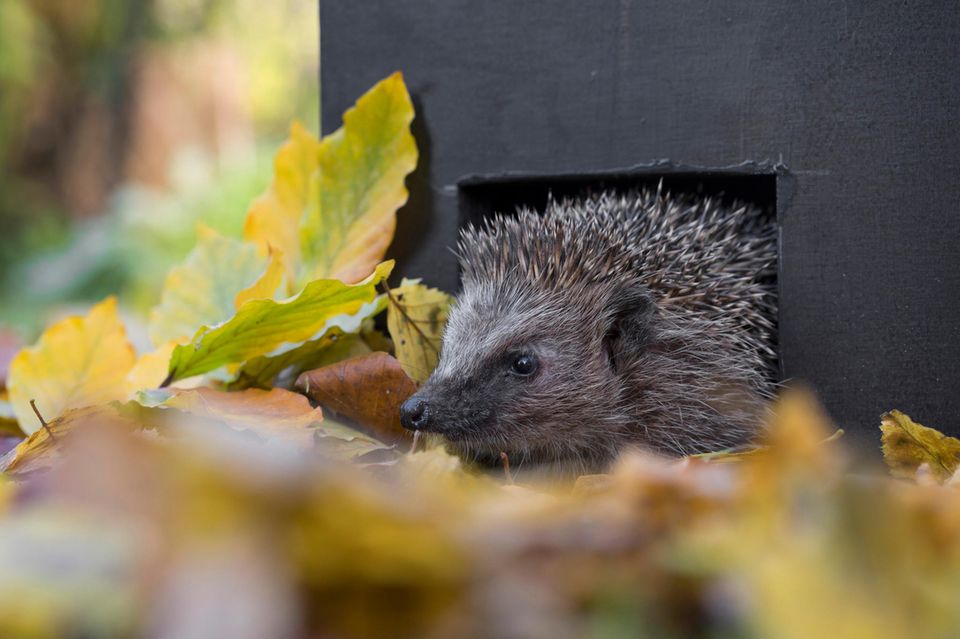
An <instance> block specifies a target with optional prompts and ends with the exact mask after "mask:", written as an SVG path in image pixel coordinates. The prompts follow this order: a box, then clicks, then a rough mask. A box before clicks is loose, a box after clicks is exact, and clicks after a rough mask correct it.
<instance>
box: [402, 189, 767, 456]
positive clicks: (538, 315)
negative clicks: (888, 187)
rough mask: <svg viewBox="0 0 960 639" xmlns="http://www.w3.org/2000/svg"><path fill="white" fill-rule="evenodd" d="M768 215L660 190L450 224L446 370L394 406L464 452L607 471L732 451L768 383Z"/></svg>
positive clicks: (762, 411) (408, 422) (751, 424)
mask: <svg viewBox="0 0 960 639" xmlns="http://www.w3.org/2000/svg"><path fill="white" fill-rule="evenodd" d="M776 242H777V231H776V226H775V223H774V221H773V220H772V219H770V217H769V216H765V215H762V214H761V212H760V211H758V210H757V209H755V208H753V207H752V206H749V205H746V204H738V203H734V204H733V205H729V206H726V205H724V204H723V202H722V200H720V199H717V198H709V197H698V196H691V195H671V194H669V193H667V192H665V191H664V190H663V187H662V183H661V185H660V186H659V187H658V188H656V189H645V190H642V191H635V192H628V193H621V194H617V193H613V192H603V193H601V194H599V195H593V196H587V197H582V198H579V199H564V200H555V199H553V198H550V201H549V202H548V203H547V206H546V208H545V210H544V212H543V213H538V212H536V211H534V210H531V209H520V210H518V211H517V213H516V214H515V215H502V214H498V215H495V216H493V217H492V218H489V219H488V221H487V222H485V223H483V224H481V225H479V226H469V227H467V228H465V229H464V230H463V231H462V232H461V235H460V242H459V245H458V250H457V255H458V259H459V262H460V267H461V276H462V291H461V293H460V294H459V295H458V297H457V301H456V303H455V304H454V306H453V307H452V309H451V311H450V314H449V319H448V321H447V325H446V327H445V330H444V333H443V338H442V346H441V348H440V357H439V363H438V364H437V367H436V369H435V370H434V371H433V373H432V375H431V376H430V377H429V379H428V380H427V381H426V382H425V383H424V384H423V386H422V387H421V388H420V389H419V390H418V391H417V392H416V393H415V394H414V395H413V396H411V397H410V398H409V399H407V400H406V401H405V402H404V404H403V405H402V407H401V423H402V424H403V425H404V426H405V427H406V428H408V429H412V430H414V431H423V432H428V433H436V434H439V435H441V436H442V437H443V439H444V440H445V441H446V443H447V445H448V447H449V448H450V449H452V451H453V452H455V453H457V454H458V455H460V456H461V457H463V458H465V459H467V460H471V461H474V462H478V463H480V464H491V465H492V464H498V463H500V460H501V459H503V458H504V457H506V458H507V459H509V460H510V461H511V462H512V463H514V467H515V468H516V467H517V466H519V465H523V464H527V463H529V464H538V463H539V464H544V463H551V464H559V465H561V466H562V467H564V468H567V469H568V470H570V471H571V472H580V473H582V472H594V471H599V470H602V469H603V468H605V467H606V466H608V465H609V464H610V462H611V461H613V460H614V459H615V458H616V457H617V456H618V454H619V453H620V452H621V451H623V450H624V449H626V448H642V449H645V450H647V451H651V452H654V453H660V454H664V455H669V456H683V455H689V454H693V453H700V452H708V451H715V450H720V449H727V448H731V447H735V446H739V445H743V444H745V443H747V442H749V441H750V440H751V439H752V438H753V437H754V435H755V434H756V433H757V432H758V431H759V429H760V428H761V427H762V426H761V425H762V424H763V422H764V420H765V416H766V413H767V411H768V402H769V398H770V396H771V394H772V393H773V391H774V388H775V385H776V373H777V358H776V351H775V335H776V286H775V284H776V282H775V273H776V264H777V260H776V254H777V251H776Z"/></svg>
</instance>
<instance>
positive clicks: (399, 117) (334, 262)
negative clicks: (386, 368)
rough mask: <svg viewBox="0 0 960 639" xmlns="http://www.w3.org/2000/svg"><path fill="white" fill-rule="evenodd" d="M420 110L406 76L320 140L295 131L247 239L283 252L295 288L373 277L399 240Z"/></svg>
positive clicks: (389, 81) (381, 87)
mask: <svg viewBox="0 0 960 639" xmlns="http://www.w3.org/2000/svg"><path fill="white" fill-rule="evenodd" d="M413 115H414V113H413V104H412V103H411V101H410V96H409V94H408V93H407V89H406V86H405V85H404V83H403V78H402V76H401V75H400V74H399V73H395V74H394V75H392V76H390V77H388V78H386V79H384V80H383V81H381V82H379V83H378V84H376V85H375V86H374V87H373V88H371V89H370V90H369V91H368V92H367V93H366V94H364V95H363V96H362V97H361V98H360V99H359V100H357V103H356V104H355V105H354V106H353V107H352V108H351V109H349V110H348V111H347V112H346V113H345V114H344V117H343V120H344V123H343V126H342V127H341V128H339V129H338V130H336V131H334V132H333V133H331V134H330V135H328V136H326V137H325V138H323V140H319V141H318V140H317V139H316V138H314V137H313V136H312V135H311V134H310V133H309V132H308V131H307V130H306V128H305V127H303V125H301V124H299V123H295V124H294V125H293V126H292V127H291V130H290V138H289V140H288V141H287V142H286V143H285V144H284V145H283V147H281V149H280V151H279V152H278V153H277V156H276V158H275V160H274V178H273V182H272V183H271V185H270V187H269V189H268V190H267V192H266V193H264V195H263V196H261V197H260V198H258V199H257V201H255V202H254V204H253V205H252V206H251V208H250V210H249V211H248V213H247V219H246V222H245V225H244V237H245V238H246V239H248V240H251V241H255V242H259V243H260V244H261V245H262V246H270V247H273V248H276V249H279V250H280V251H282V252H283V255H284V262H285V263H286V271H287V275H288V277H289V280H290V283H291V286H292V288H291V289H290V292H293V291H296V290H299V289H300V288H301V287H303V286H304V285H305V284H306V283H307V282H310V281H313V280H316V279H330V278H332V279H338V280H341V281H344V282H347V283H353V282H357V281H359V280H361V279H363V278H364V277H366V276H367V275H368V274H369V273H370V272H371V271H372V270H373V268H374V267H375V266H376V264H377V263H378V262H379V261H380V260H381V259H382V258H383V255H384V253H385V252H386V250H387V247H388V246H389V245H390V242H391V241H392V239H393V234H394V230H395V227H396V211H397V209H398V208H400V207H401V206H403V204H404V203H405V202H406V200H407V190H406V187H405V186H404V179H405V178H406V176H407V175H408V174H409V173H410V172H411V171H413V169H414V167H415V166H416V163H417V147H416V142H415V141H414V139H413V136H412V135H411V133H410V122H411V121H412V120H413Z"/></svg>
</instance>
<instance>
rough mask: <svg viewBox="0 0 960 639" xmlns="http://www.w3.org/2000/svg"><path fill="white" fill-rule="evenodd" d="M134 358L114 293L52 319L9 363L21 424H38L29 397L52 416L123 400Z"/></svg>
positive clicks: (27, 427)
mask: <svg viewBox="0 0 960 639" xmlns="http://www.w3.org/2000/svg"><path fill="white" fill-rule="evenodd" d="M135 361H136V353H135V352H134V349H133V346H131V344H130V342H129V341H128V340H127V334H126V331H125V330H124V327H123V324H122V323H121V322H120V317H119V316H118V314H117V300H116V299H115V298H113V297H109V298H107V299H106V300H104V301H103V302H101V303H99V304H97V305H96V306H94V307H93V308H92V309H90V312H89V313H88V314H87V315H85V316H74V317H68V318H65V319H63V320H61V321H59V322H57V323H56V324H54V325H53V326H51V327H50V328H48V329H47V330H46V331H44V333H43V335H41V337H40V340H39V341H38V342H37V343H36V344H35V345H34V346H32V347H30V348H26V349H24V350H22V351H20V352H19V353H18V354H17V356H16V357H14V359H13V361H12V362H11V363H10V376H9V379H8V389H9V393H10V402H11V403H12V404H13V410H14V413H15V414H16V416H17V421H18V422H19V423H20V427H21V428H22V429H23V431H24V432H25V433H27V434H30V433H34V432H36V430H37V429H38V428H40V422H39V421H38V420H37V417H36V416H35V415H34V413H33V410H32V409H31V408H30V400H36V403H37V408H38V409H39V411H40V414H41V415H43V417H44V418H45V419H46V420H47V421H51V420H53V419H55V418H56V417H58V416H59V415H60V414H61V413H63V411H65V410H66V409H68V408H79V407H81V406H92V405H95V404H103V403H106V402H109V401H113V400H119V399H124V398H125V397H126V395H127V385H126V378H127V375H128V374H129V373H130V370H131V369H132V368H133V365H134V362H135Z"/></svg>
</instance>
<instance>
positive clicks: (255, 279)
mask: <svg viewBox="0 0 960 639" xmlns="http://www.w3.org/2000/svg"><path fill="white" fill-rule="evenodd" d="M265 270H266V273H265ZM274 277H275V275H273V274H272V271H271V267H270V266H269V265H268V262H267V258H266V256H264V255H260V253H259V252H258V250H257V247H256V246H255V245H254V244H251V243H248V242H242V241H240V240H235V239H232V238H227V237H222V236H220V235H218V234H217V233H216V232H214V231H212V230H209V229H205V228H203V227H201V228H200V230H199V237H198V241H197V246H196V248H194V249H193V251H192V252H191V253H190V255H189V256H188V257H187V259H186V261H184V263H183V264H181V265H179V266H177V267H175V268H173V269H172V270H171V271H170V273H169V274H168V275H167V279H166V282H164V285H163V294H162V297H161V301H160V305H159V306H157V307H156V308H155V309H153V312H152V313H151V314H150V326H149V330H150V339H151V340H153V343H154V344H155V345H157V346H159V345H160V344H164V343H166V342H168V341H170V340H177V341H186V340H188V339H189V338H190V337H191V336H193V335H194V333H196V331H197V329H198V328H199V327H200V326H204V325H206V326H210V325H214V324H217V323H219V322H222V321H223V320H225V319H227V318H229V317H230V316H231V315H233V313H234V312H235V311H236V308H237V307H236V301H237V297H238V296H239V295H241V294H243V293H244V292H245V291H249V290H250V289H253V288H257V287H259V289H262V288H265V287H266V285H268V284H269V281H270V280H272V279H273V278H274ZM264 280H266V282H264ZM261 282H264V283H263V284H261ZM249 294H253V295H255V294H257V291H254V292H253V293H249ZM249 294H248V295H249Z"/></svg>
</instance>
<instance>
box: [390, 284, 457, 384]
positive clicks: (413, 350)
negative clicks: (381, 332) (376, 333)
mask: <svg viewBox="0 0 960 639" xmlns="http://www.w3.org/2000/svg"><path fill="white" fill-rule="evenodd" d="M452 302H453V298H452V297H451V296H450V295H447V294H446V293H444V292H443V291H441V290H438V289H435V288H429V287H427V286H425V285H423V284H421V283H420V281H419V280H404V281H403V282H401V283H400V286H399V287H398V288H395V289H393V290H392V291H390V303H389V305H388V306H387V329H388V330H389V331H390V337H392V338H393V344H394V347H395V348H396V351H397V360H399V362H400V365H401V366H403V370H404V371H405V372H406V373H407V375H409V376H410V378H411V379H412V380H414V381H415V382H417V384H422V383H423V382H425V381H426V380H427V378H428V377H430V373H432V372H433V369H434V368H436V366H437V360H438V359H439V358H440V341H441V337H442V335H443V327H444V326H445V325H446V323H447V312H448V310H449V308H450V304H451V303H452Z"/></svg>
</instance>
